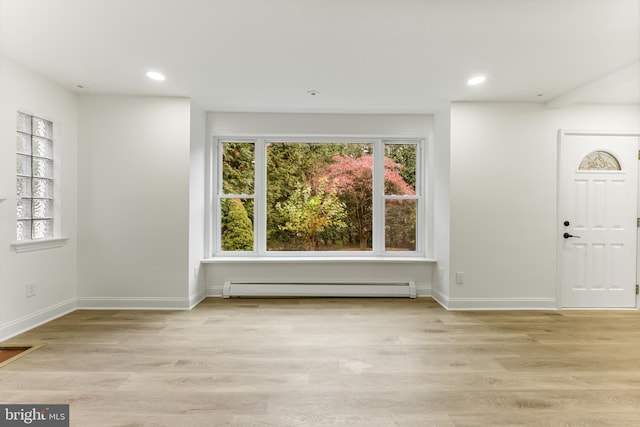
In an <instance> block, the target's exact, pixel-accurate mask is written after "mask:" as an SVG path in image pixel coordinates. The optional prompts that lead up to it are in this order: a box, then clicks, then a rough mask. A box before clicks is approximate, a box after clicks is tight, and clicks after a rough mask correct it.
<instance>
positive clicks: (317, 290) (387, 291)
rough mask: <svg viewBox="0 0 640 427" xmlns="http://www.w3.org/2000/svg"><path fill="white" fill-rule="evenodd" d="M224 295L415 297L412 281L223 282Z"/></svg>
mask: <svg viewBox="0 0 640 427" xmlns="http://www.w3.org/2000/svg"><path fill="white" fill-rule="evenodd" d="M222 297H223V298H231V297H362V298H366V297H385V298H389V297H395V298H403V297H404V298H415V297H416V284H415V282H404V283H389V282H384V283H372V282H367V283H353V282H347V283H326V282H322V283H300V282H297V283H236V282H231V281H229V282H225V283H224V288H223V289H222Z"/></svg>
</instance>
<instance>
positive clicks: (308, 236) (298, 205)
mask: <svg viewBox="0 0 640 427" xmlns="http://www.w3.org/2000/svg"><path fill="white" fill-rule="evenodd" d="M327 184H328V180H327V179H326V178H321V179H320V180H319V182H318V185H317V186H316V189H315V191H312V189H311V187H310V186H308V185H302V184H297V185H296V188H295V189H294V190H293V192H292V193H291V194H290V196H289V199H288V200H287V201H285V202H278V203H277V204H276V211H277V212H278V213H279V214H280V216H281V217H282V218H283V219H284V220H285V222H284V225H279V228H280V229H281V230H286V231H290V232H292V233H294V234H295V235H296V236H297V237H298V238H300V239H301V240H302V242H303V244H304V247H305V249H306V250H310V251H314V250H316V248H317V245H318V242H319V240H320V239H321V237H322V235H323V234H324V233H325V232H330V231H331V230H335V229H339V228H342V227H345V226H346V224H345V222H344V221H343V219H344V217H345V216H346V212H345V205H344V203H342V202H341V201H340V199H339V198H338V195H337V190H336V189H335V188H333V189H331V190H330V191H328V192H327V191H326V190H327Z"/></svg>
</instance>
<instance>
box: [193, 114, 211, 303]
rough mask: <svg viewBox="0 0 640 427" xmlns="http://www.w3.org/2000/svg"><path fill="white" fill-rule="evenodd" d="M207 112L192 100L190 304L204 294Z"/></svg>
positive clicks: (198, 300) (196, 301)
mask: <svg viewBox="0 0 640 427" xmlns="http://www.w3.org/2000/svg"><path fill="white" fill-rule="evenodd" d="M206 126H207V123H206V113H205V111H204V110H203V109H202V108H201V107H200V106H198V105H196V104H194V103H193V102H192V103H191V152H190V167H189V267H190V271H189V306H190V307H192V306H194V305H195V304H197V303H198V302H200V300H202V299H203V298H204V297H205V295H206V292H205V269H204V268H202V267H201V265H200V261H202V259H203V258H205V233H206V223H205V220H206V216H205V215H206V213H205V211H206V207H205V206H206V203H205V201H206V200H207V192H206V182H207V179H206V168H205V166H206V162H205V159H206V152H207V144H206V139H207V138H206Z"/></svg>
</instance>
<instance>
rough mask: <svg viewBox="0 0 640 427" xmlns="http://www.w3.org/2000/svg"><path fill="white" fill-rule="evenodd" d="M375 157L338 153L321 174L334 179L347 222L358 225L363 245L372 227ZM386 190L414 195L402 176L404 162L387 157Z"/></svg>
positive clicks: (386, 191) (352, 225)
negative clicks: (340, 154)
mask: <svg viewBox="0 0 640 427" xmlns="http://www.w3.org/2000/svg"><path fill="white" fill-rule="evenodd" d="M372 162H373V158H372V156H371V155H369V154H367V155H364V156H360V157H351V156H336V157H334V158H333V163H331V164H329V165H327V166H326V167H325V171H324V173H323V174H320V177H322V178H326V179H327V180H328V182H330V183H332V184H331V185H332V188H333V189H335V190H336V192H337V194H338V195H339V196H340V200H342V202H343V203H344V204H345V206H346V210H347V213H348V222H349V223H350V224H349V225H350V226H351V228H353V229H355V231H356V232H357V236H355V237H356V238H357V240H358V242H359V246H360V249H366V248H367V247H368V243H370V239H369V234H370V232H371V229H372V227H373V173H372V170H373V163H372ZM384 165H385V170H384V188H385V194H403V195H413V194H415V191H414V189H413V188H412V187H411V186H410V185H408V184H407V183H406V182H405V180H404V179H403V178H402V176H401V175H400V173H399V172H398V171H400V170H401V169H402V167H403V166H402V165H400V164H399V163H396V162H394V161H393V160H391V159H389V158H387V157H385V159H384Z"/></svg>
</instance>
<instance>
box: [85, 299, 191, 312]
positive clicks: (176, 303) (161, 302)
mask: <svg viewBox="0 0 640 427" xmlns="http://www.w3.org/2000/svg"><path fill="white" fill-rule="evenodd" d="M191 302H192V301H191V299H190V298H172V297H129V298H117V297H80V298H78V304H77V306H78V309H82V310H189V309H190V308H191V307H192V304H191ZM198 302H199V301H198Z"/></svg>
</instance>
